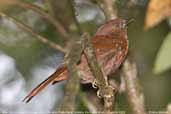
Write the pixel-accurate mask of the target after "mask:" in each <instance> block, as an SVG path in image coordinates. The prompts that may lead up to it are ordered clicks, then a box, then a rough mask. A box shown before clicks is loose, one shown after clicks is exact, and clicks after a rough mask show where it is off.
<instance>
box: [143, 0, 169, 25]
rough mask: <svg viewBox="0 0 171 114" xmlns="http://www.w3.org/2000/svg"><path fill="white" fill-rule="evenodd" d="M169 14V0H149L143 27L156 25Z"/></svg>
mask: <svg viewBox="0 0 171 114" xmlns="http://www.w3.org/2000/svg"><path fill="white" fill-rule="evenodd" d="M169 16H171V0H150V2H149V4H148V7H147V12H146V19H145V28H150V27H153V26H155V25H157V24H158V23H159V22H161V21H162V20H163V19H165V18H166V17H169Z"/></svg>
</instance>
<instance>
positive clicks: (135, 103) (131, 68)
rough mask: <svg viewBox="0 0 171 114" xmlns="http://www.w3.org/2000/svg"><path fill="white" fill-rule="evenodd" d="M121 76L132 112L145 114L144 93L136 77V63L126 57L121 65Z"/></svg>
mask: <svg viewBox="0 0 171 114" xmlns="http://www.w3.org/2000/svg"><path fill="white" fill-rule="evenodd" d="M123 78H124V81H125V88H126V91H125V92H126V94H127V98H128V102H129V104H130V107H131V109H132V112H133V114H147V113H146V112H145V108H144V95H143V93H142V92H141V90H140V85H139V83H138V79H137V68H136V65H135V63H131V62H130V61H129V60H128V59H127V60H126V61H125V62H124V65H123Z"/></svg>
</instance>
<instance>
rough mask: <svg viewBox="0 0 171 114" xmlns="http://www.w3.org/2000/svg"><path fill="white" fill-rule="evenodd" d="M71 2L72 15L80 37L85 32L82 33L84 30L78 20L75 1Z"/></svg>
mask: <svg viewBox="0 0 171 114" xmlns="http://www.w3.org/2000/svg"><path fill="white" fill-rule="evenodd" d="M69 2H70V3H69V4H70V9H71V13H72V15H73V18H74V23H75V25H76V27H77V31H78V33H79V35H81V34H82V33H83V31H82V28H81V26H80V24H79V22H78V20H77V18H76V9H75V0H69Z"/></svg>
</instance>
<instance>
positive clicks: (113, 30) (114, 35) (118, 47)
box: [24, 18, 128, 102]
mask: <svg viewBox="0 0 171 114" xmlns="http://www.w3.org/2000/svg"><path fill="white" fill-rule="evenodd" d="M127 24H128V21H126V20H124V19H121V18H117V19H114V20H109V21H107V22H106V23H104V24H103V25H102V26H101V27H100V28H99V29H98V30H97V32H96V34H95V36H94V37H93V38H92V44H93V47H94V50H95V55H96V57H97V60H98V62H99V64H100V65H101V68H102V71H103V73H104V74H105V75H106V76H108V75H109V74H111V73H113V72H115V71H116V70H117V69H118V67H119V66H120V65H121V63H122V62H123V61H124V59H125V57H126V55H127V53H128V39H127V30H126V25H127ZM78 69H80V72H81V76H82V77H81V83H92V82H93V81H94V78H93V75H92V72H91V71H90V68H89V66H88V63H87V59H86V57H85V55H84V54H83V55H82V57H81V62H80V64H79V65H78ZM67 77H68V71H67V67H66V65H65V63H62V64H61V65H60V66H59V68H58V69H57V70H56V72H55V73H53V74H52V75H51V76H49V77H48V78H47V79H46V80H44V81H43V82H42V83H40V84H39V85H38V86H37V87H36V88H35V89H33V90H32V91H31V92H30V93H29V94H28V95H27V96H26V97H25V98H24V101H25V100H26V102H29V101H30V100H31V99H32V98H33V97H34V96H35V95H37V94H38V93H39V92H40V91H41V90H42V89H43V88H44V87H46V86H47V85H48V84H50V83H52V84H54V83H56V82H59V81H62V80H66V79H67Z"/></svg>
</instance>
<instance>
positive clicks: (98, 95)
mask: <svg viewBox="0 0 171 114" xmlns="http://www.w3.org/2000/svg"><path fill="white" fill-rule="evenodd" d="M100 93H101V90H100V89H99V90H98V91H97V97H98V98H100V99H101V98H102V96H101V94H100Z"/></svg>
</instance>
